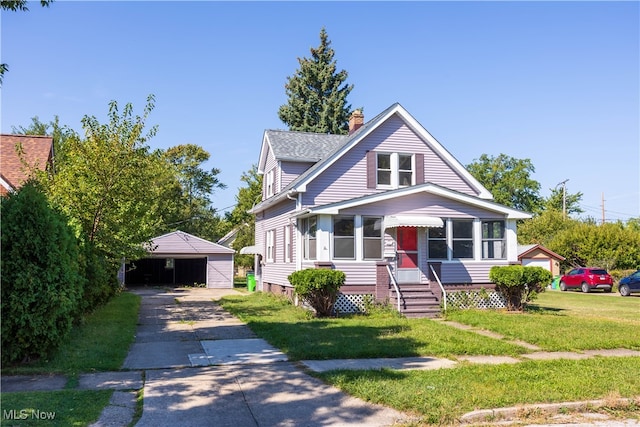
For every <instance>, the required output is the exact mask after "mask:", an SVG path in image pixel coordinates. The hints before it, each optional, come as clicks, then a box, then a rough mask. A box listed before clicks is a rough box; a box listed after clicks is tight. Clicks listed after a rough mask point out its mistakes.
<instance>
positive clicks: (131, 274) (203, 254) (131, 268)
mask: <svg viewBox="0 0 640 427" xmlns="http://www.w3.org/2000/svg"><path fill="white" fill-rule="evenodd" d="M148 252H149V256H148V257H147V258H142V259H139V260H136V261H131V262H128V263H127V265H126V266H125V267H126V268H125V271H126V272H125V278H124V279H125V284H126V285H171V286H184V285H190V286H193V285H194V284H201V283H204V284H206V287H207V288H233V255H234V253H235V251H234V250H233V249H230V248H226V247H224V246H221V245H218V244H216V243H213V242H209V241H208V240H204V239H201V238H199V237H196V236H193V235H191V234H189V233H185V232H183V231H174V232H173V233H169V234H165V235H162V236H159V237H156V238H154V239H153V240H152V241H151V244H150V245H149V250H148Z"/></svg>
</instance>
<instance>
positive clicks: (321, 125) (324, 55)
mask: <svg viewBox="0 0 640 427" xmlns="http://www.w3.org/2000/svg"><path fill="white" fill-rule="evenodd" d="M334 54H335V52H334V50H333V49H332V48H331V41H330V40H329V38H328V36H327V32H326V31H325V29H324V28H322V30H321V31H320V46H318V47H317V48H315V49H314V48H311V58H302V59H301V58H298V62H299V63H300V68H299V69H298V70H297V71H296V74H295V75H293V76H291V77H287V83H286V84H285V89H286V93H287V96H288V97H289V101H288V103H287V104H285V105H282V106H280V109H279V110H278V116H279V117H280V120H282V121H283V122H284V123H285V124H286V125H288V126H289V130H293V131H305V132H318V133H331V134H346V133H347V132H348V131H349V116H350V114H351V111H350V110H351V105H348V104H347V95H349V92H351V90H352V89H353V85H348V84H346V83H345V80H346V79H347V76H348V73H347V72H346V71H345V70H341V71H339V72H337V71H336V68H337V64H336V61H335V59H334V58H333V57H334Z"/></svg>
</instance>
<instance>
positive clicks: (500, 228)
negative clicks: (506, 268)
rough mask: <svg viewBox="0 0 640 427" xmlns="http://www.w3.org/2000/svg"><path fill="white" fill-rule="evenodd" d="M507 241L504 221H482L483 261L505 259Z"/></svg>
mask: <svg viewBox="0 0 640 427" xmlns="http://www.w3.org/2000/svg"><path fill="white" fill-rule="evenodd" d="M506 257H507V240H506V237H505V232H504V221H482V259H505V258H506Z"/></svg>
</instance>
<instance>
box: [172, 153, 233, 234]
mask: <svg viewBox="0 0 640 427" xmlns="http://www.w3.org/2000/svg"><path fill="white" fill-rule="evenodd" d="M164 157H165V158H166V160H167V161H168V163H169V164H170V165H171V167H172V168H173V174H174V176H175V177H176V180H177V184H178V186H177V187H173V189H170V190H169V191H170V192H171V193H173V196H172V198H171V200H167V203H168V204H169V205H173V207H174V209H173V211H172V213H171V215H170V218H171V219H168V221H169V223H168V224H169V228H170V229H180V230H182V231H185V232H187V233H191V234H195V235H198V236H200V237H202V238H205V239H211V240H215V239H217V238H218V237H220V235H221V234H220V229H219V228H220V227H219V226H220V221H221V219H220V218H219V216H218V215H217V212H216V210H215V209H213V208H212V206H211V203H212V200H211V195H212V194H213V193H214V192H215V190H216V189H224V188H226V187H227V186H226V185H225V184H223V183H222V182H220V180H219V179H218V174H219V173H220V169H218V168H211V169H205V168H204V163H206V162H207V161H208V160H209V158H210V154H209V153H208V152H207V151H206V150H205V149H204V148H202V147H200V146H198V145H195V144H182V145H177V146H175V147H171V148H169V149H167V150H166V151H165V152H164Z"/></svg>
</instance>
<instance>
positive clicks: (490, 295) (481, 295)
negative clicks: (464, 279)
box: [447, 291, 507, 309]
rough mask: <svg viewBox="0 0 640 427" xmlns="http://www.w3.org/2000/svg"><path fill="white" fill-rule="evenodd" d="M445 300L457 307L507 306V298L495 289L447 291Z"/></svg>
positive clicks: (491, 307)
mask: <svg viewBox="0 0 640 427" xmlns="http://www.w3.org/2000/svg"><path fill="white" fill-rule="evenodd" d="M447 302H448V303H449V304H450V306H451V307H455V308H458V309H467V308H480V309H496V308H505V307H506V306H507V300H506V299H505V298H504V297H503V296H502V295H500V294H499V293H498V292H496V291H455V292H447Z"/></svg>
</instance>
